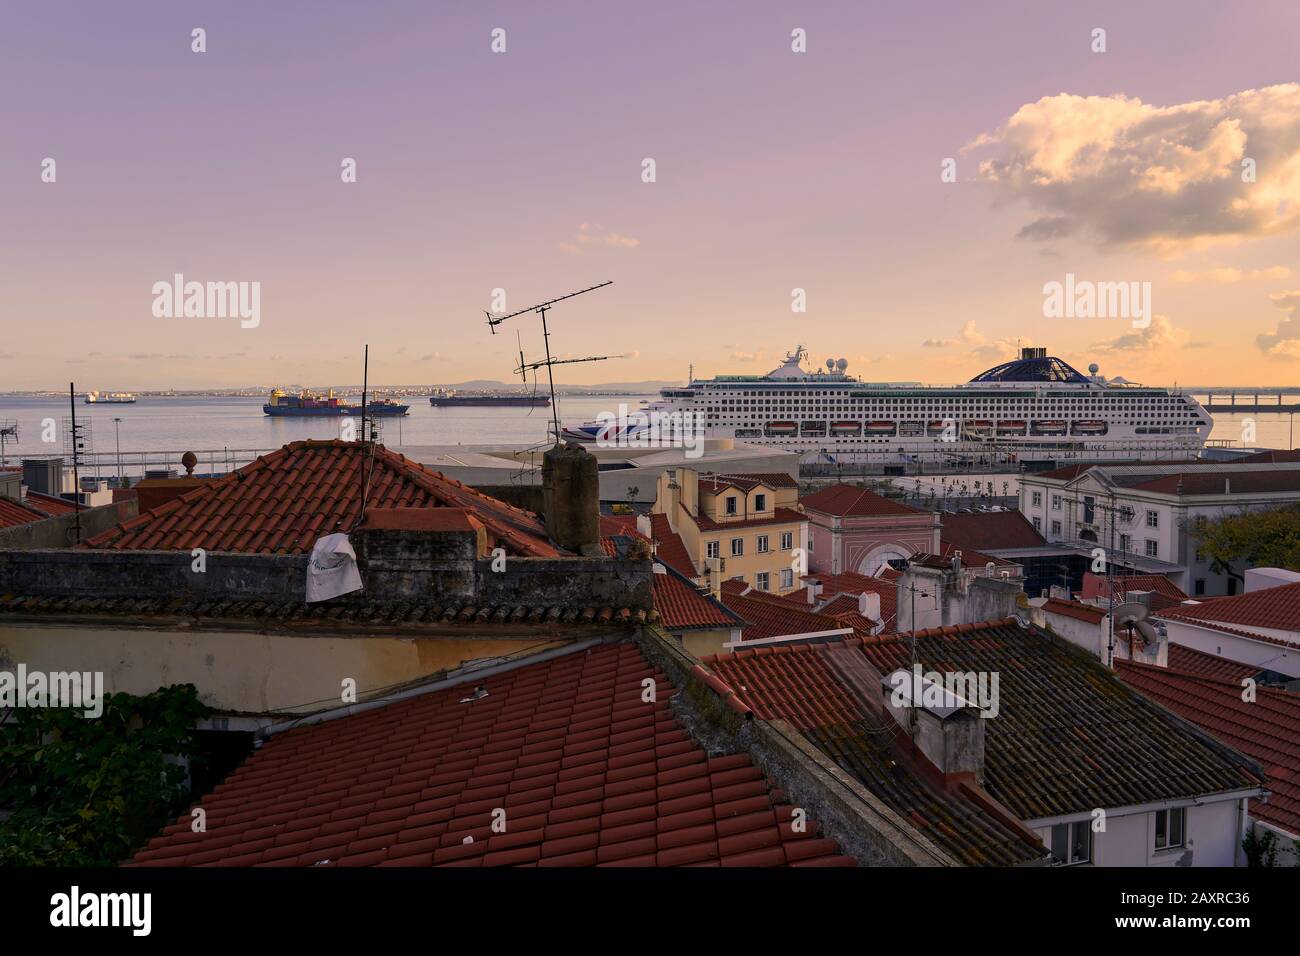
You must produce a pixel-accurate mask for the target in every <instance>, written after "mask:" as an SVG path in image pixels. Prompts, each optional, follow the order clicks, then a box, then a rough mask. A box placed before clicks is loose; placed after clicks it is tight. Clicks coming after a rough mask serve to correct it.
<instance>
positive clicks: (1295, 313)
mask: <svg viewBox="0 0 1300 956" xmlns="http://www.w3.org/2000/svg"><path fill="white" fill-rule="evenodd" d="M1269 298H1271V299H1272V300H1273V304H1274V305H1275V306H1277V307H1278V308H1279V309H1281V310H1282V311H1283V312H1285V313H1286V314H1287V317H1286V318H1285V319H1279V320H1278V323H1277V328H1276V329H1275V330H1274V331H1273V334H1272V335H1260V336H1257V337H1256V339H1255V342H1256V343H1257V344H1258V345H1259V347H1260V348H1261V349H1263V350H1264V354H1265V355H1270V356H1272V357H1274V358H1285V359H1300V289H1293V290H1291V291H1289V292H1278V293H1276V294H1275V295H1272V296H1270V297H1269Z"/></svg>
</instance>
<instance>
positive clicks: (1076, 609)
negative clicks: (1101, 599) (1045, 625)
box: [1043, 598, 1106, 624]
mask: <svg viewBox="0 0 1300 956" xmlns="http://www.w3.org/2000/svg"><path fill="white" fill-rule="evenodd" d="M1043 610H1044V611H1046V612H1048V613H1049V614H1060V615H1063V616H1065V617H1072V618H1074V619H1075V620H1076V621H1085V622H1086V623H1088V624H1100V623H1101V622H1102V621H1104V620H1105V619H1106V612H1105V611H1103V610H1102V609H1101V608H1099V607H1094V606H1093V605H1091V604H1080V603H1079V602H1078V601H1062V600H1061V599H1060V598H1048V599H1047V600H1046V601H1045V602H1044V603H1043Z"/></svg>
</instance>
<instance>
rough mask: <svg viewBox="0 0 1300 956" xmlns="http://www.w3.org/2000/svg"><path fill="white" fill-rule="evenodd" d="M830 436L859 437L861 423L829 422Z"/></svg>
mask: <svg viewBox="0 0 1300 956" xmlns="http://www.w3.org/2000/svg"><path fill="white" fill-rule="evenodd" d="M831 434H832V435H861V434H862V423H861V422H831Z"/></svg>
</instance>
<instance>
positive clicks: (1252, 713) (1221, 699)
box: [1116, 661, 1300, 836]
mask: <svg viewBox="0 0 1300 956" xmlns="http://www.w3.org/2000/svg"><path fill="white" fill-rule="evenodd" d="M1116 669H1117V670H1118V672H1119V675H1120V677H1122V678H1123V680H1124V682H1125V683H1127V684H1128V685H1129V686H1131V687H1134V688H1136V689H1137V690H1139V691H1141V692H1142V693H1143V694H1145V695H1146V696H1148V697H1150V698H1151V699H1152V700H1155V701H1156V702H1158V703H1160V704H1162V705H1163V706H1165V707H1168V708H1169V709H1170V710H1172V711H1173V712H1174V713H1176V714H1178V715H1180V716H1182V717H1184V718H1186V719H1187V720H1190V721H1191V722H1192V723H1194V724H1196V725H1197V726H1198V727H1200V728H1202V729H1203V730H1205V731H1206V732H1207V733H1210V734H1212V735H1213V736H1214V737H1215V738H1216V739H1218V740H1221V741H1222V742H1223V743H1225V744H1227V745H1228V746H1229V747H1232V748H1234V749H1236V750H1239V751H1241V752H1242V753H1244V754H1246V755H1247V756H1248V757H1251V758H1252V759H1254V760H1255V761H1256V762H1257V763H1258V764H1259V765H1260V766H1261V767H1263V768H1264V773H1265V775H1266V776H1267V778H1268V788H1269V790H1270V791H1272V794H1271V796H1270V797H1269V798H1268V800H1267V802H1261V801H1258V800H1254V801H1251V804H1250V813H1251V816H1253V817H1256V818H1258V819H1260V820H1264V821H1267V822H1268V823H1272V824H1275V825H1276V826H1279V827H1281V828H1282V829H1284V830H1286V831H1288V832H1289V833H1293V834H1296V835H1297V836H1300V696H1297V695H1295V694H1288V693H1287V692H1286V691H1284V690H1280V689H1276V688H1272V687H1256V688H1255V700H1254V701H1253V702H1250V703H1246V702H1245V701H1243V700H1242V699H1241V694H1242V685H1241V681H1240V679H1236V680H1233V679H1229V678H1224V677H1211V676H1207V675H1205V674H1189V673H1183V672H1180V671H1177V670H1173V669H1170V668H1164V667H1153V666H1151V665H1148V664H1134V663H1133V662H1131V661H1118V662H1116Z"/></svg>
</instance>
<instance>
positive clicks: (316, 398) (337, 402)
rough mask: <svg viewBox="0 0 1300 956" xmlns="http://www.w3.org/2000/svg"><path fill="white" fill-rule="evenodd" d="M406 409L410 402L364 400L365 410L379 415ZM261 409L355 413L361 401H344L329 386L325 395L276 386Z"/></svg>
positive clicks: (268, 411)
mask: <svg viewBox="0 0 1300 956" xmlns="http://www.w3.org/2000/svg"><path fill="white" fill-rule="evenodd" d="M410 409H411V406H410V405H402V404H400V403H399V402H395V401H393V400H392V399H391V398H379V399H374V400H372V401H368V402H366V414H367V415H373V416H376V417H378V416H381V415H405V414H406V413H407V412H408V411H410ZM262 411H263V412H265V413H266V414H267V415H290V416H295V417H303V416H313V415H326V416H344V415H355V416H359V415H360V414H361V403H360V402H355V403H353V402H347V401H344V400H343V399H341V398H338V397H336V396H335V394H334V390H333V389H330V390H329V393H328V394H326V395H314V394H312V393H311V392H308V391H302V392H299V393H298V394H297V395H290V394H289V393H288V392H286V391H284V390H283V389H279V388H277V389H276V390H275V391H273V392H272V393H271V398H270V400H269V401H268V402H267V403H266V404H265V405H263V406H262Z"/></svg>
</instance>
